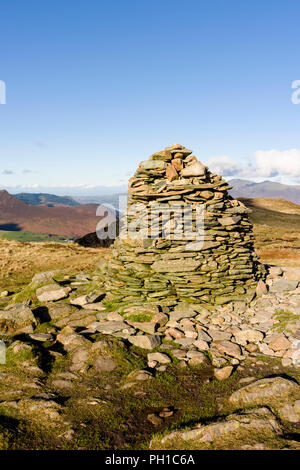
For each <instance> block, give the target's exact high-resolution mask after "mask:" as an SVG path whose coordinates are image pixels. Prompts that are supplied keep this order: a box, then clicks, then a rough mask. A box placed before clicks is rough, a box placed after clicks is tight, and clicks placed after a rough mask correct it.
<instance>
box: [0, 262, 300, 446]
mask: <svg viewBox="0 0 300 470" xmlns="http://www.w3.org/2000/svg"><path fill="white" fill-rule="evenodd" d="M104 276H105V273H103V272H101V268H99V269H98V270H96V271H94V272H93V273H92V274H91V273H89V274H84V273H80V274H77V275H70V274H66V273H64V272H63V271H50V272H45V273H40V274H37V275H35V276H34V277H33V279H32V281H31V282H30V283H29V284H28V285H27V286H25V287H24V288H23V289H22V290H19V291H18V292H15V293H13V292H10V291H9V290H6V291H3V292H2V293H1V294H0V295H1V299H0V306H1V307H0V308H1V311H0V332H1V338H2V340H3V341H4V343H5V348H4V346H3V347H2V351H1V354H0V359H2V362H4V355H6V363H5V364H2V365H0V374H1V379H2V380H1V383H0V389H1V393H0V396H1V402H0V415H1V419H0V426H1V427H0V430H1V437H0V446H1V448H2V449H112V448H115V449H142V448H144V449H145V448H146V449H148V448H151V449H179V448H180V449H299V448H300V444H299V435H300V386H299V383H300V288H299V287H298V285H299V281H300V270H299V269H296V268H277V267H273V268H271V269H269V275H268V278H267V281H266V284H264V283H262V282H260V283H259V286H258V289H257V295H256V297H255V298H254V299H253V300H252V302H251V305H250V307H249V306H247V305H246V304H245V303H243V302H235V303H229V304H225V305H223V306H219V307H217V308H214V309H213V308H208V307H207V308H205V307H203V306H202V305H193V306H190V305H188V304H185V303H181V304H179V305H178V306H177V307H176V308H175V309H171V308H168V307H164V308H158V307H157V306H156V305H155V304H154V303H153V304H145V305H144V306H143V307H124V306H123V307H122V308H118V307H117V306H116V305H113V304H109V303H107V302H106V301H105V290H104V288H103V282H102V280H103V279H104Z"/></svg>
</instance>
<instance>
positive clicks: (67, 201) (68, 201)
mask: <svg viewBox="0 0 300 470" xmlns="http://www.w3.org/2000/svg"><path fill="white" fill-rule="evenodd" d="M12 196H13V197H15V198H17V199H20V201H24V202H26V203H27V204H30V205H31V206H39V205H52V206H61V205H63V206H79V202H77V201H75V200H74V199H73V198H72V197H69V196H56V195H55V194H47V193H38V194H33V193H19V194H13V195H12Z"/></svg>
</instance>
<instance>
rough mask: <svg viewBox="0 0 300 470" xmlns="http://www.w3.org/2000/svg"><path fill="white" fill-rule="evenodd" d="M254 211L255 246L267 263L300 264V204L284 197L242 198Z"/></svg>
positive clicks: (252, 216) (251, 218) (251, 215)
mask: <svg viewBox="0 0 300 470" xmlns="http://www.w3.org/2000/svg"><path fill="white" fill-rule="evenodd" d="M239 200H241V201H242V202H243V203H244V204H245V205H246V206H247V207H248V208H249V209H251V210H252V213H251V214H249V217H250V220H251V222H252V223H253V226H254V233H255V238H256V243H255V247H256V250H257V252H258V254H259V256H260V258H261V261H263V262H264V263H269V264H272V263H275V264H281V265H283V266H300V206H299V205H297V204H294V203H292V202H290V201H286V200H284V199H280V198H274V199H270V198H266V199H262V198H253V199H251V198H239Z"/></svg>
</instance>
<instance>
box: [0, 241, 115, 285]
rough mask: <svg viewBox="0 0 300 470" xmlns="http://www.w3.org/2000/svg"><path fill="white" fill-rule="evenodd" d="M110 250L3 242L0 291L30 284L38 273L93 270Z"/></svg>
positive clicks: (72, 245) (0, 257) (71, 245)
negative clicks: (60, 270)
mask: <svg viewBox="0 0 300 470" xmlns="http://www.w3.org/2000/svg"><path fill="white" fill-rule="evenodd" d="M106 252H107V249H104V248H103V249H94V248H83V247H80V246H79V245H77V244H72V243H70V244H61V243H52V242H51V243H34V242H15V241H9V240H0V288H1V289H3V290H4V289H12V288H15V287H18V286H22V285H24V284H26V283H28V282H30V280H31V278H32V277H33V275H34V274H35V273H38V272H43V271H49V270H52V269H63V270H64V271H65V272H66V273H70V274H72V273H79V272H90V271H93V270H94V269H95V268H96V266H97V264H98V263H99V261H100V260H101V259H102V258H103V256H104V255H105V253H106Z"/></svg>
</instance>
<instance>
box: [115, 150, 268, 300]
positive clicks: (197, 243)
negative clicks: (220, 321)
mask: <svg viewBox="0 0 300 470" xmlns="http://www.w3.org/2000/svg"><path fill="white" fill-rule="evenodd" d="M191 154H192V151H191V150H188V149H186V148H185V147H183V146H182V145H179V144H175V145H173V146H171V147H166V148H165V150H163V151H160V152H157V153H155V154H153V155H151V156H150V158H149V159H148V160H145V161H142V162H141V163H140V165H139V168H138V169H137V171H136V173H135V175H134V177H132V178H130V180H129V199H128V205H127V211H126V213H125V218H126V223H125V224H124V220H125V218H124V220H123V225H121V231H120V235H119V237H118V238H117V239H116V241H115V243H114V245H113V246H112V255H111V258H110V259H109V262H108V266H107V271H106V279H107V281H106V289H107V293H108V295H107V300H111V301H116V302H118V303H120V302H121V303H124V304H131V305H141V304H144V303H145V302H154V303H156V304H158V305H162V306H169V307H170V306H171V307H172V306H174V305H176V304H177V303H178V302H179V301H188V302H190V303H199V304H211V305H221V304H226V303H228V302H231V301H240V300H244V301H246V302H249V301H251V300H252V298H253V296H254V294H255V290H256V286H257V282H258V280H259V279H260V278H262V277H263V276H264V267H263V265H261V264H260V263H259V262H258V259H257V256H256V254H255V252H254V247H253V241H254V240H253V233H252V225H251V223H250V222H249V220H248V212H249V210H248V209H247V208H246V207H245V206H244V205H243V204H242V203H241V202H240V201H237V200H234V199H232V198H231V197H230V196H229V195H228V193H227V191H228V190H229V189H231V187H230V186H229V185H228V183H227V182H226V181H224V180H223V179H222V177H221V176H217V175H215V174H213V173H212V172H210V171H209V169H208V168H207V167H205V166H204V165H203V164H202V163H201V162H200V161H198V160H197V158H196V157H195V156H193V155H191ZM202 222H203V226H201V223H202ZM201 227H203V230H202V229H201Z"/></svg>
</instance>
